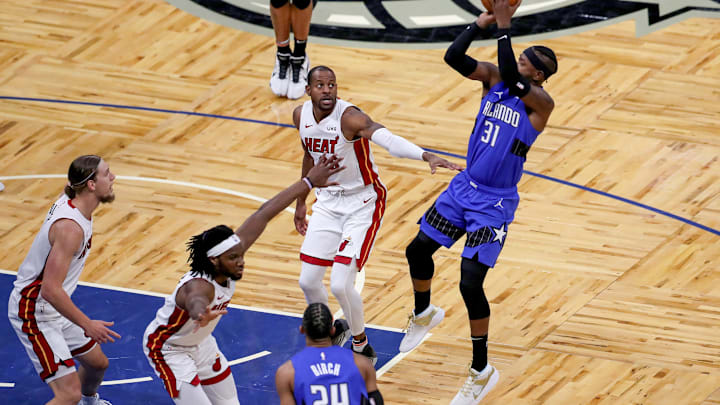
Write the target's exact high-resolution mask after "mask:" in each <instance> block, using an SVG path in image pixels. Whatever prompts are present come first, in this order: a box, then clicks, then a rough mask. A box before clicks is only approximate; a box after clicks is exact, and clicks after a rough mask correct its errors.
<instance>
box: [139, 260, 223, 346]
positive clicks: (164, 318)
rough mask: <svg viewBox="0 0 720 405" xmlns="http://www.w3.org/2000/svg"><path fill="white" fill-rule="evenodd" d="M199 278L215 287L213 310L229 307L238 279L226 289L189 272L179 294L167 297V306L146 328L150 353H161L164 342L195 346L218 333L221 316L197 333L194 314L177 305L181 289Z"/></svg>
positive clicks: (182, 282) (181, 282)
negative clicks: (213, 333)
mask: <svg viewBox="0 0 720 405" xmlns="http://www.w3.org/2000/svg"><path fill="white" fill-rule="evenodd" d="M196 278H202V279H204V280H207V281H209V282H210V284H212V286H213V287H214V288H215V292H214V294H213V300H212V302H211V303H210V305H211V307H212V309H213V310H216V309H224V308H227V306H228V304H229V303H230V299H231V298H232V296H233V293H234V292H235V281H234V280H231V279H228V281H227V287H223V286H221V285H220V284H218V283H217V282H215V280H213V278H212V277H210V276H208V275H200V274H193V273H192V272H187V273H185V275H184V276H183V278H182V279H180V282H179V283H178V285H177V287H175V291H173V293H172V295H169V296H168V297H166V298H165V304H164V305H163V306H162V307H161V308H160V309H159V310H158V311H157V314H156V315H155V319H153V321H152V322H151V323H150V325H148V327H147V328H146V329H145V336H147V346H148V348H149V349H150V350H159V349H160V348H161V347H162V345H163V344H164V343H169V344H174V345H179V346H195V345H198V344H200V342H202V341H203V340H204V339H205V338H207V337H208V336H210V334H211V333H212V332H213V330H215V326H216V325H217V323H218V321H220V318H221V317H217V318H215V319H213V320H212V321H210V323H208V324H207V325H205V326H203V327H201V328H200V329H198V330H197V332H193V329H195V322H193V321H192V319H190V313H188V311H186V310H184V309H181V308H180V307H178V306H177V305H176V304H175V296H176V295H177V292H178V290H180V287H182V286H183V285H185V283H187V282H188V281H190V280H193V279H196Z"/></svg>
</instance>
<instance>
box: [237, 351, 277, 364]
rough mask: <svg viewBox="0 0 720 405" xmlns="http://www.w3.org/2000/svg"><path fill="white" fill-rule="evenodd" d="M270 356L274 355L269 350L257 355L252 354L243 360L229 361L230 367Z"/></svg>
mask: <svg viewBox="0 0 720 405" xmlns="http://www.w3.org/2000/svg"><path fill="white" fill-rule="evenodd" d="M268 354H272V353H271V352H269V351H267V350H263V351H261V352H257V353H255V354H251V355H249V356H245V357H241V358H239V359H235V360H233V361H228V365H229V366H234V365H236V364H240V363H247V362H248V361H250V360H255V359H259V358H260V357H265V356H267V355H268Z"/></svg>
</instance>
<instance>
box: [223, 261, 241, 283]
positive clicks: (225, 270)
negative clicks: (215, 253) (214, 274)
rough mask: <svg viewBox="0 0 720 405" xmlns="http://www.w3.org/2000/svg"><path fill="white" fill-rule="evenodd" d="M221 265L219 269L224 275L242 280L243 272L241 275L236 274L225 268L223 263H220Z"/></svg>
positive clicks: (231, 278)
mask: <svg viewBox="0 0 720 405" xmlns="http://www.w3.org/2000/svg"><path fill="white" fill-rule="evenodd" d="M219 267H220V268H219V269H218V271H219V272H220V274H222V275H223V276H226V277H228V278H229V279H230V280H233V281H238V280H240V279H241V278H242V273H241V274H240V275H235V274H234V273H233V272H231V271H229V270H227V269H225V266H223V265H222V264H220V266H219Z"/></svg>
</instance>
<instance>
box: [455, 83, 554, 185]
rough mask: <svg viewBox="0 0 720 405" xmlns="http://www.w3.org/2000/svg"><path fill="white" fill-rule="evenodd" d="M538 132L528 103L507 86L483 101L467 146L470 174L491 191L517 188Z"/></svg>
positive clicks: (494, 89) (496, 88) (497, 88)
mask: <svg viewBox="0 0 720 405" xmlns="http://www.w3.org/2000/svg"><path fill="white" fill-rule="evenodd" d="M538 134H540V132H539V131H537V130H536V129H535V128H533V126H532V125H531V124H530V119H529V118H528V115H527V112H526V111H525V103H523V101H522V100H520V98H518V97H516V96H513V95H511V94H510V92H509V90H508V88H507V86H505V83H504V82H500V83H498V84H496V85H495V86H493V87H492V88H491V89H490V91H489V92H488V94H487V95H486V96H485V97H483V99H482V104H481V106H480V111H478V115H477V118H476V119H475V127H474V128H473V132H472V135H471V136H470V142H469V144H468V154H467V171H468V174H469V176H470V178H471V179H473V180H474V181H476V182H478V183H480V184H482V185H485V186H489V187H494V188H511V187H515V186H516V185H517V183H518V182H519V181H520V177H521V176H522V169H523V164H524V163H525V155H526V154H527V152H528V150H529V149H530V146H531V145H532V144H533V142H535V139H536V138H537V136H538Z"/></svg>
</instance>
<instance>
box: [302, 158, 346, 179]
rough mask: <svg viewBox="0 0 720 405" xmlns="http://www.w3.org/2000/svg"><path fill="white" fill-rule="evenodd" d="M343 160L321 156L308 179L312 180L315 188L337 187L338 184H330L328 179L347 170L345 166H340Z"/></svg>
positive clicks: (309, 173)
mask: <svg viewBox="0 0 720 405" xmlns="http://www.w3.org/2000/svg"><path fill="white" fill-rule="evenodd" d="M342 159H343V158H341V157H338V156H337V155H330V156H326V155H323V156H321V157H320V159H318V161H317V163H315V166H313V167H312V169H310V171H309V172H308V174H307V178H308V179H310V182H311V183H312V184H313V186H315V187H327V186H335V185H337V184H338V183H337V182H328V178H329V177H330V176H332V175H333V174H335V173H338V172H340V171H342V170H345V166H341V165H340V163H341V162H342Z"/></svg>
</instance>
